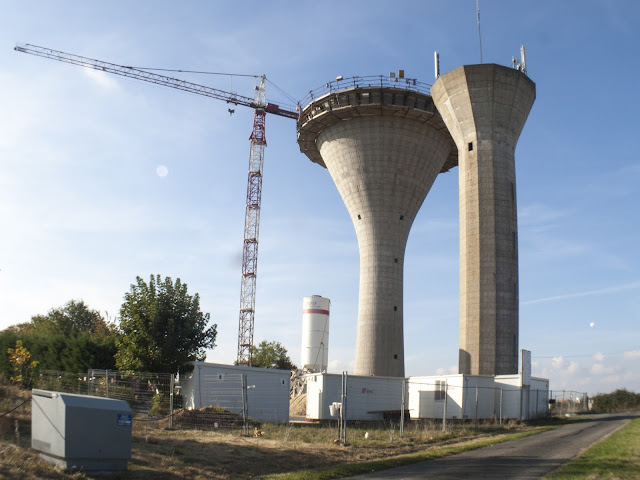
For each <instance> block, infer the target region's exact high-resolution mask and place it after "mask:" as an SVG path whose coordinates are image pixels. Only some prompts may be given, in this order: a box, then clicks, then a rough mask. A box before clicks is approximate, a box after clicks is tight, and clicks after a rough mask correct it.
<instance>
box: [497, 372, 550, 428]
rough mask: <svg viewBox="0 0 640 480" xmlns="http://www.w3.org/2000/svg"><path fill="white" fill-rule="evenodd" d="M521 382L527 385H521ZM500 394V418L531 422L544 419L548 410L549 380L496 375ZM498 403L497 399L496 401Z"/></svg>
mask: <svg viewBox="0 0 640 480" xmlns="http://www.w3.org/2000/svg"><path fill="white" fill-rule="evenodd" d="M523 380H524V381H525V382H528V384H524V385H523ZM495 383H496V388H497V389H498V390H500V391H501V392H502V417H503V418H517V419H521V420H531V419H534V418H540V417H545V416H546V415H547V412H548V408H549V380H548V379H546V378H537V377H529V379H528V380H527V379H526V378H524V379H523V378H522V376H521V375H496V380H495ZM498 402H499V399H498Z"/></svg>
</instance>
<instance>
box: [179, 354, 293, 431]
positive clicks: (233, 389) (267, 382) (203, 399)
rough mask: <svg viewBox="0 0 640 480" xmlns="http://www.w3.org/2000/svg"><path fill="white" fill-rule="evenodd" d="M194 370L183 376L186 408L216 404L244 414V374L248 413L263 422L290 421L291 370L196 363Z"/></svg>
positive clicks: (181, 381)
mask: <svg viewBox="0 0 640 480" xmlns="http://www.w3.org/2000/svg"><path fill="white" fill-rule="evenodd" d="M192 364H193V367H194V368H193V371H192V372H191V373H189V374H187V375H181V376H180V383H181V386H182V396H183V399H184V405H185V408H187V409H189V410H192V409H200V408H203V407H207V406H212V405H216V406H219V407H222V408H225V409H227V410H229V411H232V412H235V413H242V409H243V397H242V393H243V387H242V376H243V375H245V376H246V385H247V407H248V408H247V414H248V416H249V418H253V419H255V420H258V421H261V422H274V423H286V422H288V421H289V386H290V382H291V372H290V371H289V370H278V369H274V368H258V367H247V366H245V365H223V364H217V363H205V362H192Z"/></svg>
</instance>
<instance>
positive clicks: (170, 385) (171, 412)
mask: <svg viewBox="0 0 640 480" xmlns="http://www.w3.org/2000/svg"><path fill="white" fill-rule="evenodd" d="M174 386H175V376H174V374H173V373H172V374H171V380H170V381H169V428H173V390H174V388H175V387H174Z"/></svg>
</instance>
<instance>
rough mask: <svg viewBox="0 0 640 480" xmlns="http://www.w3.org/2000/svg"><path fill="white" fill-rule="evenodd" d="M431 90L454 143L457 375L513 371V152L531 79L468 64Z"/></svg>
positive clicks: (515, 252)
mask: <svg viewBox="0 0 640 480" xmlns="http://www.w3.org/2000/svg"><path fill="white" fill-rule="evenodd" d="M431 94H432V96H433V100H434V102H435V104H436V107H437V108H438V111H439V112H440V114H441V116H442V119H443V120H444V122H445V124H446V125H447V128H448V129H449V131H450V133H451V135H452V137H453V139H454V140H455V143H456V145H457V148H458V165H459V168H460V170H459V185H460V192H459V195H460V346H459V373H465V374H471V375H502V374H514V373H518V343H519V340H518V226H517V209H516V179H515V156H514V153H515V148H516V143H517V141H518V137H519V136H520V132H521V131H522V128H523V126H524V123H525V121H526V119H527V116H528V114H529V111H530V109H531V106H532V105H533V102H534V100H535V84H534V83H533V82H532V81H531V80H530V79H529V78H528V77H527V76H526V75H525V74H523V73H521V72H519V71H517V70H514V69H512V68H508V67H503V66H499V65H494V64H482V65H467V66H462V67H459V68H457V69H455V70H452V71H450V72H448V73H445V74H444V75H442V76H440V77H439V78H438V79H437V81H436V82H435V83H434V85H433V87H432V88H431Z"/></svg>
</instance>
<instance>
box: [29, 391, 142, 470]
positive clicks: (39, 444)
mask: <svg viewBox="0 0 640 480" xmlns="http://www.w3.org/2000/svg"><path fill="white" fill-rule="evenodd" d="M31 401H32V407H31V410H32V413H31V447H32V448H33V449H34V450H38V451H39V452H41V453H40V456H41V458H42V459H44V460H45V461H47V462H48V463H51V464H53V465H56V466H57V467H61V468H64V469H65V470H83V471H84V472H94V473H95V472H105V473H106V472H116V471H121V470H126V469H127V462H128V461H129V459H130V458H131V425H132V421H131V417H132V415H131V407H129V404H128V403H127V402H125V401H124V400H116V399H112V398H101V397H92V396H89V395H75V394H71V393H60V392H51V391H47V390H36V389H34V390H33V391H32V400H31Z"/></svg>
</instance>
